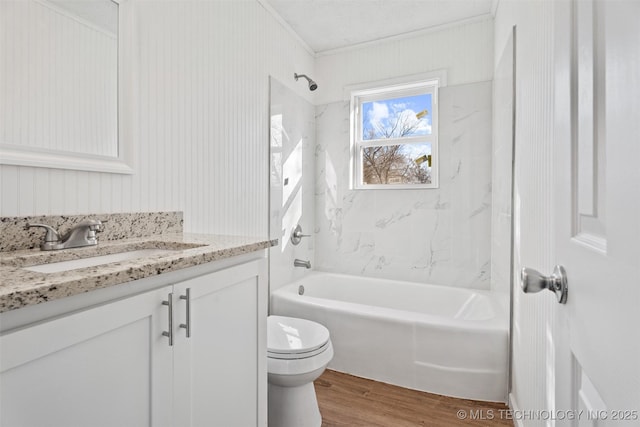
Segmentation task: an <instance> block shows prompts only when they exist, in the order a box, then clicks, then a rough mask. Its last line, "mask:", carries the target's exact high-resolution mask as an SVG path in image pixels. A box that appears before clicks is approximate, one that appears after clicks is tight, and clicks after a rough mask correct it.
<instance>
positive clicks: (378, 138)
mask: <svg viewBox="0 0 640 427" xmlns="http://www.w3.org/2000/svg"><path fill="white" fill-rule="evenodd" d="M438 85H439V81H438V79H432V80H428V81H422V82H416V83H410V84H400V85H398V84H396V85H391V86H385V87H378V88H374V89H366V90H357V91H353V92H351V125H352V131H351V161H352V172H353V179H352V187H353V188H356V189H391V188H437V187H438V157H437V155H438V111H437V90H438Z"/></svg>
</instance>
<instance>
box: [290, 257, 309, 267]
mask: <svg viewBox="0 0 640 427" xmlns="http://www.w3.org/2000/svg"><path fill="white" fill-rule="evenodd" d="M293 265H294V267H304V268H311V261H304V260H301V259H297V258H296V259H295V260H294V261H293Z"/></svg>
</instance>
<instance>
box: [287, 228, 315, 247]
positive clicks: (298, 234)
mask: <svg viewBox="0 0 640 427" xmlns="http://www.w3.org/2000/svg"><path fill="white" fill-rule="evenodd" d="M303 237H311V234H302V227H301V226H300V224H298V225H296V228H294V229H293V231H292V232H291V243H293V244H294V245H298V244H300V242H301V241H302V238H303Z"/></svg>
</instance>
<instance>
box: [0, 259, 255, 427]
mask: <svg viewBox="0 0 640 427" xmlns="http://www.w3.org/2000/svg"><path fill="white" fill-rule="evenodd" d="M212 265H215V263H212ZM214 269H215V268H214ZM265 270H266V267H265V260H264V259H259V260H255V261H251V262H248V263H244V264H240V265H237V266H233V267H229V268H226V269H223V270H219V271H214V272H211V273H205V274H202V275H200V276H198V277H194V278H191V279H188V280H184V281H181V282H180V283H177V284H175V285H173V286H162V287H160V288H158V289H154V290H151V291H146V292H144V293H142V294H139V295H135V296H130V297H127V298H124V299H120V300H117V301H114V302H109V303H106V304H103V305H100V306H98V307H95V308H90V309H86V310H83V311H79V312H75V313H71V314H66V315H64V316H61V317H58V318H56V319H53V320H48V321H44V322H40V323H37V324H33V325H28V326H26V327H24V328H20V329H17V330H12V331H8V332H6V333H4V334H3V335H2V336H1V337H0V425H1V426H7V427H13V426H48V427H56V426H61V427H62V426H64V427H71V426H92V427H93V426H106V427H107V426H108V427H111V426H135V427H138V426H175V427H187V426H224V427H234V426H238V427H248V426H253V425H256V426H266V383H267V373H266V315H267V312H266V310H267V287H266V281H265ZM198 273H202V270H201V269H199V270H198ZM182 277H184V274H183V275H182ZM187 289H189V295H190V300H189V301H187V300H186V299H180V295H186V291H187ZM169 294H172V295H173V312H172V313H170V312H169V308H168V306H167V305H163V301H166V300H167V297H168V295H169ZM187 302H188V303H189V304H187ZM187 305H189V308H190V322H189V326H190V328H191V330H190V333H191V334H190V337H187V336H186V329H185V328H184V326H186V324H187ZM170 314H172V315H173V330H172V332H173V338H174V340H173V345H172V346H169V342H168V337H166V336H164V335H163V332H168V323H169V315H170ZM181 325H183V327H181Z"/></svg>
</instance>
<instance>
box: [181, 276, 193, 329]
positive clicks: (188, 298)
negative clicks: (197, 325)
mask: <svg viewBox="0 0 640 427" xmlns="http://www.w3.org/2000/svg"><path fill="white" fill-rule="evenodd" d="M180 299H183V300H185V301H186V302H187V323H181V324H180V327H181V328H183V329H186V330H187V338H190V337H191V288H187V291H186V295H180Z"/></svg>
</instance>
